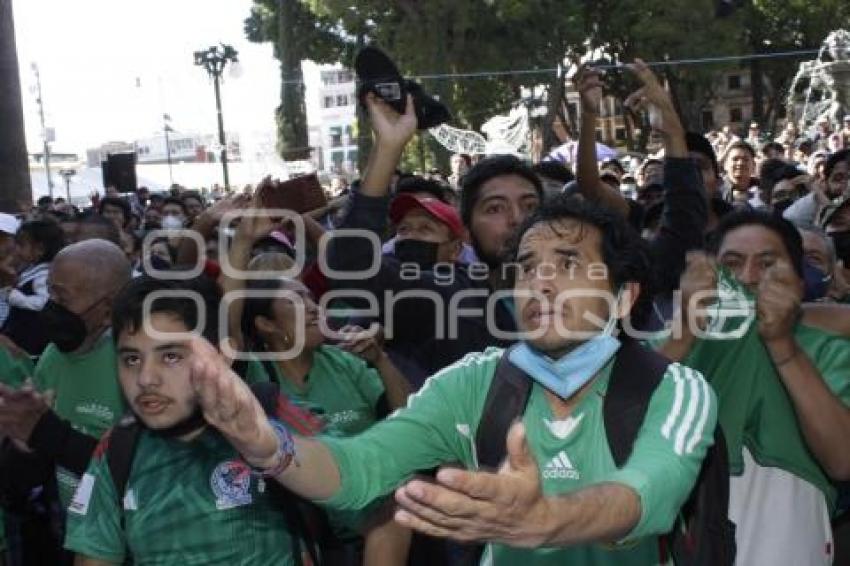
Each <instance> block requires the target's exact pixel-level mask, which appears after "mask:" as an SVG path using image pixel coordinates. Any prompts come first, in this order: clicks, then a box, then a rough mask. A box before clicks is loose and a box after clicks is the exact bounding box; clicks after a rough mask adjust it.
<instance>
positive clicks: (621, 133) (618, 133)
mask: <svg viewBox="0 0 850 566" xmlns="http://www.w3.org/2000/svg"><path fill="white" fill-rule="evenodd" d="M614 137H615V138H616V139H617V141H625V140H626V128H617V129H616V130H615V132H614Z"/></svg>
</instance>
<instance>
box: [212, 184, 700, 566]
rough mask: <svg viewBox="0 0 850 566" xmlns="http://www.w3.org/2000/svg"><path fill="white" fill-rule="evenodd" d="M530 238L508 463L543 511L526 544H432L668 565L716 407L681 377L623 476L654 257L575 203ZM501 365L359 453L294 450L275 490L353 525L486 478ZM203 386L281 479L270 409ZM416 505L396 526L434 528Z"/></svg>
mask: <svg viewBox="0 0 850 566" xmlns="http://www.w3.org/2000/svg"><path fill="white" fill-rule="evenodd" d="M519 234H520V240H519V247H518V253H517V256H516V260H517V263H518V264H519V274H518V276H517V281H516V284H515V288H514V291H515V311H516V316H517V322H518V325H519V327H520V328H521V329H522V330H523V331H524V334H523V336H524V338H525V339H526V340H525V342H524V343H523V345H522V346H521V347H519V348H516V349H512V350H510V352H511V353H510V354H509V355H510V360H511V361H512V362H514V363H515V364H516V365H518V366H519V367H521V368H522V369H524V370H525V372H526V373H527V374H528V375H529V376H530V378H531V379H532V380H533V383H532V385H531V393H530V398H529V400H528V405H527V408H526V410H525V413H524V415H523V417H522V425H521V426H519V427H517V428H515V429H513V431H512V432H511V435H510V436H509V444H510V445H511V446H509V448H510V454H511V455H512V457H514V459H515V460H516V458H515V456H516V455H517V454H522V453H524V454H526V456H525V459H526V460H527V461H530V462H531V464H530V465H531V466H532V467H533V470H534V474H533V478H534V480H535V482H536V483H535V486H534V494H533V495H534V496H533V497H531V498H528V500H527V501H524V502H523V505H522V511H523V512H522V514H521V520H520V521H518V522H517V523H516V526H517V528H516V529H504V530H502V531H501V532H499V533H493V534H492V535H490V534H488V535H487V536H481V537H470V536H468V535H467V533H465V532H463V531H460V530H456V529H453V528H452V527H447V528H443V529H440V530H431V531H429V532H431V533H433V534H437V535H440V536H448V537H455V538H459V539H462V540H471V539H472V538H485V539H488V540H489V541H490V542H492V543H493V544H491V545H490V546H489V548H488V551H487V553H486V554H485V560H487V559H488V558H489V559H490V560H492V561H493V562H494V563H502V564H517V563H523V564H577V565H582V564H611V565H614V564H616V565H630V564H635V565H637V564H641V565H645V564H657V563H659V561H660V553H659V545H658V542H659V541H658V535H660V534H662V533H665V532H667V531H669V529H670V528H671V526H672V524H673V521H674V520H675V518H676V516H677V515H678V512H679V508H680V506H681V505H682V503H683V502H684V501H685V499H686V498H687V496H688V494H689V493H690V491H691V489H692V487H693V485H694V483H695V481H696V478H697V474H698V472H699V470H700V466H701V463H702V460H703V458H704V456H705V454H706V450H707V449H708V447H709V446H710V445H711V442H712V432H713V430H714V426H715V422H716V402H715V398H714V394H713V393H712V391H711V390H710V388H709V387H708V385H707V384H706V382H705V380H704V379H703V378H702V376H701V375H700V374H699V373H697V372H695V371H693V370H691V369H689V368H686V367H684V366H681V365H678V364H673V365H671V366H669V368H668V369H667V370H666V373H665V375H664V377H663V379H662V380H661V382H660V384H659V386H658V387H657V389H656V390H655V392H654V394H653V395H652V397H651V400H650V402H649V407H648V409H647V412H646V418H645V420H644V422H643V425H642V427H641V429H640V431H639V433H638V435H637V438H636V441H635V444H634V447H633V451H632V454H631V457H630V459H629V460H628V462H627V463H626V464H625V465H624V466H623V467H621V468H618V467H617V466H615V464H614V461H613V458H612V455H611V450H610V448H609V447H608V443H607V441H606V433H605V429H604V424H603V413H602V404H603V400H604V397H605V395H606V391H607V387H608V383H609V378H610V375H611V369H612V366H613V361H614V355H615V352H616V351H617V349H618V347H619V340H618V339H617V338H615V337H614V336H613V335H612V334H613V327H614V326H615V324H616V323H618V322H619V321H620V320H621V319H623V318H625V317H627V316H630V314H631V313H634V312H636V311H643V312H645V310H646V307H647V306H648V305H647V303H646V299H642V298H641V292H642V291H644V290H645V285H646V279H645V278H646V274H647V273H649V259H648V258H649V256H648V254H647V251H646V249H645V247H644V246H643V244H642V243H641V241H640V238H638V237H637V235H636V234H635V233H634V232H633V231H632V230H631V229H630V228H629V227H628V225H627V224H626V221H625V220H624V219H623V218H622V217H620V216H617V215H615V214H613V213H611V212H608V211H606V210H604V209H600V208H594V207H591V206H588V205H583V204H582V203H579V202H576V201H574V200H569V199H564V198H561V199H556V200H553V201H552V202H549V203H546V204H544V205H543V206H541V208H540V209H539V211H538V212H537V213H535V214H534V215H533V216H532V217H531V218H530V219H529V220H528V221H527V222H526V223H525V225H524V226H523V228H521V229H520V232H519ZM606 321H607V323H606ZM603 324H604V326H605V329H604V330H602V331H600V326H601V325H603ZM523 346H524V347H523ZM517 352H520V354H519V355H518V356H516V357H515V356H514V354H515V353H517ZM503 354H504V352H503V350H501V349H496V348H490V349H488V350H487V351H485V352H483V353H475V354H470V355H468V356H466V357H465V358H463V359H462V360H460V361H459V362H457V363H455V364H453V365H451V366H449V367H447V368H445V369H444V370H443V371H441V372H438V373H437V374H436V375H434V376H432V377H431V378H430V379H429V380H428V381H427V382H426V384H425V385H424V387H423V388H422V389H421V390H420V392H419V393H417V394H416V395H414V396H412V397H411V399H410V401H409V403H408V406H407V407H406V408H404V409H400V410H399V411H397V412H395V413H394V414H393V415H392V416H390V417H389V418H388V419H387V420H385V421H383V422H380V423H377V424H375V425H373V426H372V427H371V428H370V429H368V430H367V431H364V432H363V433H361V434H360V435H358V436H356V437H353V438H343V439H338V438H327V437H323V438H321V439H318V440H315V439H306V438H301V437H298V438H296V457H295V460H294V462H296V463H297V464H293V465H290V466H289V467H287V468H286V469H285V470H284V471H283V472H282V473H281V474H279V475H278V476H277V479H278V480H279V481H280V482H281V483H282V484H283V485H284V486H286V487H287V488H289V489H291V490H293V491H295V492H296V493H299V494H300V495H302V496H303V497H306V498H310V499H314V500H318V501H321V502H322V503H323V504H325V505H328V506H331V507H338V508H345V509H350V508H353V509H356V508H362V507H363V506H365V505H367V504H369V503H370V502H371V501H373V500H374V499H375V498H377V497H380V496H381V495H385V494H387V493H390V492H392V491H393V490H395V489H396V488H398V487H399V486H400V485H402V484H403V483H404V482H406V481H407V480H409V479H410V477H411V475H412V474H413V473H414V472H415V471H416V470H420V469H428V468H432V467H434V466H438V465H441V464H449V463H460V464H461V465H462V466H463V467H465V468H467V469H470V470H475V469H476V468H477V467H478V463H477V456H476V451H475V440H474V439H475V436H476V432H477V427H478V424H479V422H480V420H481V417H482V410H483V405H484V402H485V398H486V396H487V391H488V389H489V387H490V384H491V382H492V380H493V375H494V371H495V369H496V366H497V364H498V363H499V360H500V359H501V358H502V356H503ZM562 365H564V366H567V367H569V368H570V370H569V371H568V372H566V374H564V373H559V367H561V366H562ZM636 371H638V370H636ZM197 383H198V386H199V389H200V391H201V401H202V405H203V406H204V412H205V414H209V415H210V417H209V418H210V419H212V420H211V422H213V423H214V424H215V426H216V427H217V428H219V429H220V430H222V431H227V432H226V434H228V435H229V436H231V442H233V443H234V446H236V447H237V448H238V450H239V451H240V452H241V453H242V454H243V455H244V457H245V458H246V459H247V461H249V462H250V463H252V464H253V465H256V466H260V467H264V466H265V467H267V466H269V465H270V464H271V463H272V462H273V461H274V460H275V458H276V457H277V456H276V454H277V453H278V452H279V448H278V443H277V440H276V438H275V436H274V434H273V432H272V429H271V427H270V426H269V425H268V424H265V423H263V422H262V419H260V418H258V417H257V416H255V415H258V414H259V412H260V410H261V409H259V407H258V406H257V404H256V403H255V402H250V399H249V398H248V397H247V396H244V395H240V396H239V398H241V399H247V401H245V402H244V403H242V404H241V405H240V406H238V407H236V408H234V407H233V406H232V402H230V403H229V404H227V403H225V402H224V401H223V400H222V399H221V398H220V396H218V394H217V392H218V391H221V390H227V391H233V390H237V389H240V388H242V389H244V385H241V384H240V383H239V382H238V378H237V377H236V375H235V374H233V373H232V372H230V371H228V370H227V368H226V364H225V363H224V362H222V361H217V362H213V361H210V362H209V363H208V364H207V366H206V367H205V368H204V369H202V370H201V371H199V372H198V374H197ZM229 397H233V394H230V395H229ZM220 405H224V406H225V407H227V409H226V410H224V409H220V408H219V406H220ZM258 427H259V428H258ZM523 428H524V431H526V432H523ZM517 446H524V447H526V448H522V449H517ZM525 467H528V466H525ZM418 483H419V484H420V485H421V482H418ZM411 486H413V484H411ZM418 495H419V494H418V493H417V488H416V487H415V486H413V487H410V488H409V489H404V490H401V491H400V492H398V493H397V496H396V497H397V500H398V501H399V503H401V504H402V506H403V507H404V508H405V511H403V512H400V513H399V514H397V516H396V517H397V519H398V520H400V521H401V522H403V523H405V524H407V525H410V526H415V527H418V526H419V523H417V520H425V519H427V517H428V509H427V508H426V506H425V505H423V504H421V501H420V500H419V498H418ZM514 517H515V516H514ZM458 519H462V517H458ZM423 530H424V529H423ZM520 546H522V547H526V548H524V549H523V548H517V547H520Z"/></svg>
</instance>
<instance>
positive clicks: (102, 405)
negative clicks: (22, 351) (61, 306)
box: [34, 333, 126, 506]
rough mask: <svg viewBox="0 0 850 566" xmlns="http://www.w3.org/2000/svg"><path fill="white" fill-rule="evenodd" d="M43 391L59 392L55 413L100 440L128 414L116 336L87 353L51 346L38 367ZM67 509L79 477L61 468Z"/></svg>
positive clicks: (58, 473) (104, 339) (59, 475)
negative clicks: (71, 351)
mask: <svg viewBox="0 0 850 566" xmlns="http://www.w3.org/2000/svg"><path fill="white" fill-rule="evenodd" d="M34 382H35V386H36V388H37V389H39V390H40V391H47V390H51V389H52V390H53V391H54V392H55V393H56V400H55V401H54V405H53V410H54V411H55V412H56V414H57V415H58V416H59V417H61V418H62V419H65V420H66V421H68V422H69V423H70V424H71V426H72V427H74V429H75V430H77V431H78V432H82V433H83V434H87V435H89V436H92V437H94V438H100V437H101V436H102V435H103V433H104V432H106V431H107V429H109V427H111V426H112V425H113V424H115V423H116V422H117V421H118V420H119V419H120V418H121V415H122V414H123V413H124V410H125V407H126V404H125V402H124V396H123V394H122V392H121V385H120V384H119V382H118V365H117V357H116V354H115V345H114V343H113V341H112V336H111V335H109V334H108V333H107V334H105V335H104V336H103V337H102V338H101V339H100V342H98V343H97V345H96V346H95V347H94V349H92V350H91V351H89V352H87V353H85V354H79V355H77V354H64V353H62V352H60V351H59V349H58V348H56V345H55V344H50V345H49V346H48V347H47V349H46V350H45V351H44V354H42V356H41V359H40V360H39V361H38V365H37V366H36V368H35V376H34ZM56 477H57V480H58V484H59V497H60V500H61V501H62V504H63V506H64V505H67V504H68V502H69V501H70V500H71V496H73V495H74V490H75V489H76V487H77V481H78V480H79V478H78V477H77V476H76V475H75V474H73V473H71V472H70V471H68V470H66V469H64V468H61V467H59V468H57V470H56Z"/></svg>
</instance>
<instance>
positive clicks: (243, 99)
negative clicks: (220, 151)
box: [12, 0, 313, 155]
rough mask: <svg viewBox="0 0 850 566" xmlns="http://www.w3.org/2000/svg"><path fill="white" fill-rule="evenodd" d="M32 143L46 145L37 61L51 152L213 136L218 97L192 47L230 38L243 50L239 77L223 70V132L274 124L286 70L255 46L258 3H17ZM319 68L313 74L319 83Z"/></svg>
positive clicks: (210, 0)
mask: <svg viewBox="0 0 850 566" xmlns="http://www.w3.org/2000/svg"><path fill="white" fill-rule="evenodd" d="M12 4H13V9H14V17H15V34H16V41H17V47H18V64H19V66H20V74H21V92H22V97H23V101H24V119H25V125H26V131H27V146H28V149H29V151H30V153H32V152H36V151H39V150H40V148H41V143H42V142H41V126H40V122H39V117H38V107H37V105H36V102H35V99H36V96H35V94H34V92H33V87H34V85H35V77H34V73H33V71H32V68H31V64H32V63H37V65H38V68H39V71H40V74H41V86H42V96H43V101H44V108H45V113H46V121H47V125H48V127H54V128H55V130H56V141H55V143H53V145H52V146H51V147H52V148H53V151H54V152H66V151H67V152H78V153H80V154H83V155H84V151H85V149H86V148H89V147H96V146H99V145H100V144H101V143H105V142H108V141H132V140H133V139H137V138H143V137H150V136H153V135H156V134H158V133H160V132H161V131H162V114H163V113H168V114H169V115H170V116H171V119H172V127H173V128H174V129H175V130H176V131H178V132H186V133H194V132H197V133H214V132H216V131H217V130H216V128H217V125H216V114H215V97H214V94H213V86H212V82H211V80H210V79H209V78H208V76H207V73H206V71H204V70H203V69H202V68H201V67H196V66H195V65H194V61H193V53H194V52H195V51H197V50H201V49H205V48H207V47H209V46H211V45H216V44H218V43H221V42H224V43H228V44H230V45H233V46H234V47H235V48H236V50H237V51H238V52H239V60H240V65H241V70H242V73H241V76H240V77H238V78H236V77H231V76H230V74H229V72H228V71H227V70H225V81H224V83H223V85H222V99H223V113H224V123H225V129H226V130H228V131H231V130H235V131H238V132H239V133H240V136H243V138H244V137H245V136H246V135H249V134H250V133H253V132H272V131H273V130H274V109H275V107H276V106H277V105H278V101H279V96H280V92H279V90H280V71H279V66H278V62H277V60H275V59H274V57H273V55H272V47H271V45H270V44H255V43H250V42H249V41H248V40H247V39H246V38H245V34H244V32H243V22H244V20H245V18H246V17H247V16H248V14H249V12H250V8H251V5H252V2H251V0H144V1H139V0H132V1H131V0H75V1H68V0H13V2H12ZM312 79H313V77H312V74H311V75H310V80H311V81H312Z"/></svg>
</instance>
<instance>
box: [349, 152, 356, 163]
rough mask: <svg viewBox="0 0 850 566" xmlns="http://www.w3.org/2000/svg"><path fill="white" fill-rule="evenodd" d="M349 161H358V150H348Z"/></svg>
mask: <svg viewBox="0 0 850 566" xmlns="http://www.w3.org/2000/svg"><path fill="white" fill-rule="evenodd" d="M348 161H349V162H350V163H357V150H356V149H352V150H350V151H349V152H348Z"/></svg>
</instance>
